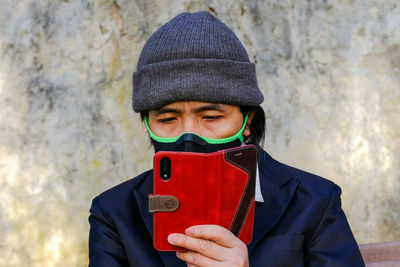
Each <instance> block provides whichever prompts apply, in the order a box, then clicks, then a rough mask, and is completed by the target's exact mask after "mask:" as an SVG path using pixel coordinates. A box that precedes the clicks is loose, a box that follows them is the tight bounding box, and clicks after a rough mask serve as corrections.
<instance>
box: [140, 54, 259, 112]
mask: <svg viewBox="0 0 400 267" xmlns="http://www.w3.org/2000/svg"><path fill="white" fill-rule="evenodd" d="M133 84H134V88H136V89H137V90H133V99H134V101H133V103H132V104H133V110H134V111H135V112H140V111H145V110H152V109H158V108H160V107H162V106H164V105H166V104H169V103H171V102H176V101H202V102H212V103H222V104H232V105H244V106H258V105H259V104H261V103H262V102H263V100H264V97H263V95H262V94H261V92H260V90H259V88H258V85H257V78H256V71H255V65H254V64H253V63H251V62H241V61H231V60H222V59H203V58H195V59H179V60H172V61H163V62H157V63H152V64H147V65H146V66H143V67H142V68H141V69H140V70H138V71H136V72H135V73H134V74H133ZM144 88H145V90H143V89H144Z"/></svg>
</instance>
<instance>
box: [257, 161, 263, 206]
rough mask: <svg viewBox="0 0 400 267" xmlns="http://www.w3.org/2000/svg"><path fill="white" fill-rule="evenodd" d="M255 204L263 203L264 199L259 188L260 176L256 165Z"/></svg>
mask: <svg viewBox="0 0 400 267" xmlns="http://www.w3.org/2000/svg"><path fill="white" fill-rule="evenodd" d="M255 199H256V201H257V202H264V198H263V196H262V193H261V186H260V175H259V170H258V164H257V169H256V197H255Z"/></svg>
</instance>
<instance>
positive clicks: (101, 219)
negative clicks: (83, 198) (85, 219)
mask: <svg viewBox="0 0 400 267" xmlns="http://www.w3.org/2000/svg"><path fill="white" fill-rule="evenodd" d="M89 223H90V232H89V266H92V267H100V266H107V267H113V266H129V264H128V262H127V257H126V254H125V250H124V247H123V245H122V243H121V240H120V237H119V235H118V232H117V229H116V228H115V226H114V224H113V222H112V220H111V219H110V218H107V217H106V216H105V215H104V214H103V211H102V209H101V206H100V201H99V197H96V198H95V199H93V202H92V206H91V208H90V216H89Z"/></svg>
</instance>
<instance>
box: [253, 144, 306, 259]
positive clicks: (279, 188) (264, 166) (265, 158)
mask: <svg viewBox="0 0 400 267" xmlns="http://www.w3.org/2000/svg"><path fill="white" fill-rule="evenodd" d="M260 152H261V153H260V158H259V162H258V164H259V165H258V166H259V173H260V185H261V192H262V195H263V197H264V202H256V207H255V217H254V231H253V239H252V241H251V243H250V244H249V245H248V250H249V255H250V254H251V252H252V250H253V248H254V247H255V245H256V244H257V243H258V242H259V241H260V240H261V239H262V237H263V236H265V234H267V233H268V232H269V231H270V230H271V229H272V228H273V227H274V226H275V225H276V223H277V222H278V221H279V219H280V218H281V216H282V215H283V213H284V211H285V210H286V208H287V206H288V205H289V202H290V200H291V199H292V197H293V195H294V192H295V190H296V187H297V185H298V183H299V180H298V179H296V178H292V177H290V175H289V174H288V173H287V172H286V170H285V169H284V167H283V166H282V165H281V164H280V163H279V162H277V161H275V160H274V159H272V158H271V156H269V155H268V154H267V153H266V152H265V151H260Z"/></svg>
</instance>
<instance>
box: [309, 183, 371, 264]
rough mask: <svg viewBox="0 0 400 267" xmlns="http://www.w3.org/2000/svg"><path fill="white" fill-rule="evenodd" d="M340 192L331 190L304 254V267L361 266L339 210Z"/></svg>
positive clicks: (345, 220) (357, 249)
mask: <svg viewBox="0 0 400 267" xmlns="http://www.w3.org/2000/svg"><path fill="white" fill-rule="evenodd" d="M340 195H341V189H340V188H339V187H338V186H336V185H335V186H334V190H333V192H332V195H331V199H330V202H329V204H328V206H327V208H326V210H325V213H324V215H323V216H322V219H321V221H320V223H319V225H318V226H317V228H316V230H315V232H314V234H313V236H312V238H311V240H310V242H309V243H308V244H307V248H306V252H305V255H304V256H305V263H306V266H341V267H346V266H351V267H359V266H361V267H362V266H365V265H364V261H363V259H362V256H361V253H360V250H359V248H358V245H357V242H356V241H355V239H354V237H353V234H352V232H351V229H350V226H349V224H348V222H347V219H346V215H345V214H344V212H343V210H342V207H341V200H340Z"/></svg>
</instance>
